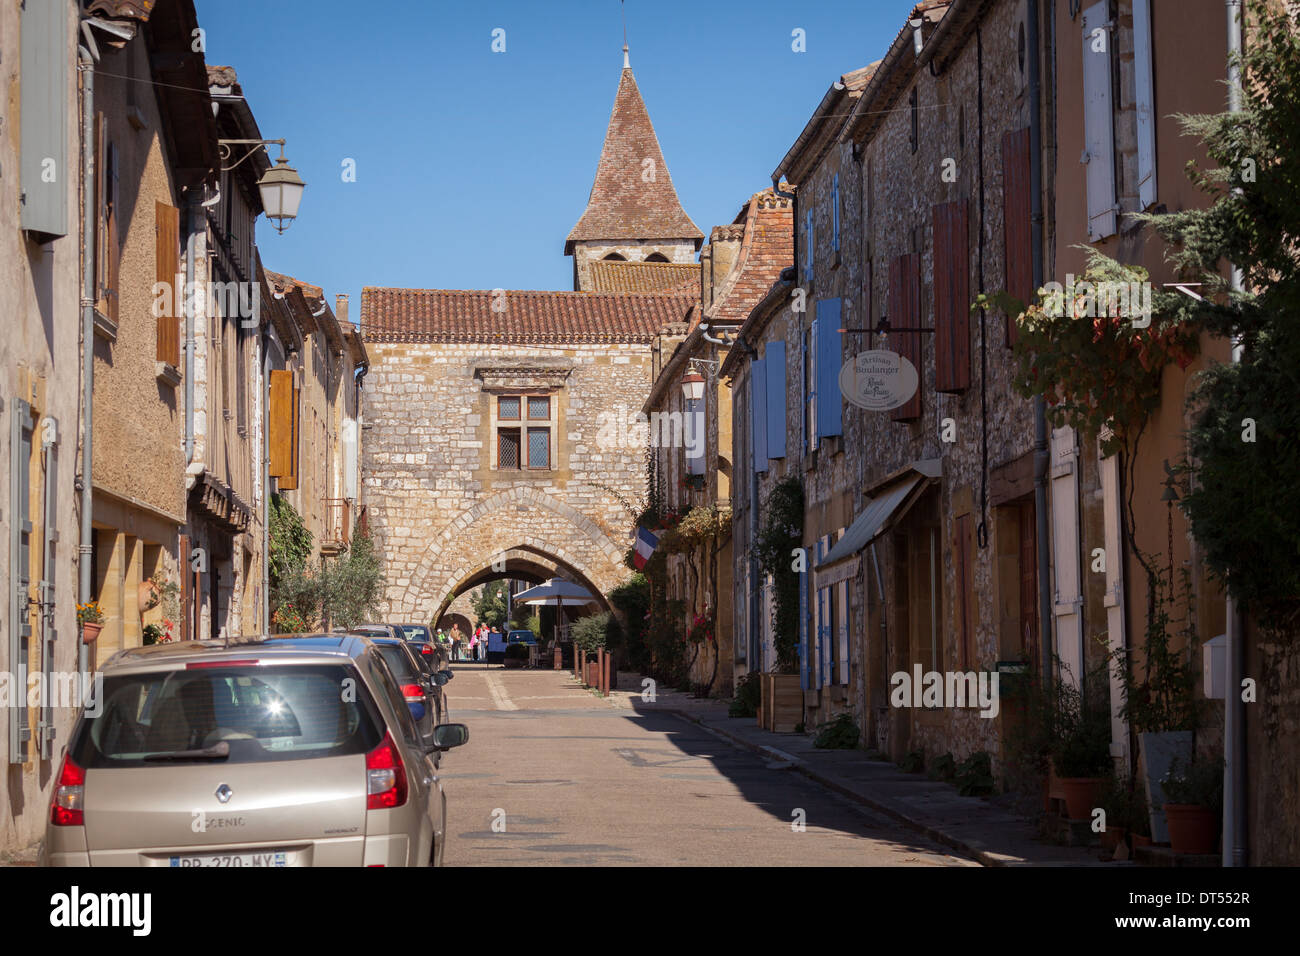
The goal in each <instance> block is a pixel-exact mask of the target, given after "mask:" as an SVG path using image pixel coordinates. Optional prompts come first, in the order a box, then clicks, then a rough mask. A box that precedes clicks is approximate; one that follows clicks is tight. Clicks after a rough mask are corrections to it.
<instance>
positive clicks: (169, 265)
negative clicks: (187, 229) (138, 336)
mask: <svg viewBox="0 0 1300 956" xmlns="http://www.w3.org/2000/svg"><path fill="white" fill-rule="evenodd" d="M180 246H181V211H180V210H179V209H177V208H176V207H175V206H169V205H168V204H167V203H165V202H155V203H154V265H155V268H154V280H155V281H156V282H159V283H162V284H163V287H164V288H165V289H166V290H167V304H166V306H165V307H164V308H163V309H162V314H161V315H159V316H158V361H160V362H166V363H167V364H168V365H170V366H171V367H172V368H178V367H179V366H180V364H181V334H180V321H179V317H178V316H177V315H176V299H177V296H176V288H175V286H176V272H177V269H178V267H179V264H180Z"/></svg>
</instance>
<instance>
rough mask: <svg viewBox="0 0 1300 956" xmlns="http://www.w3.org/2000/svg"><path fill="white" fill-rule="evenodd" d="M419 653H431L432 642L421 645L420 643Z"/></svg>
mask: <svg viewBox="0 0 1300 956" xmlns="http://www.w3.org/2000/svg"><path fill="white" fill-rule="evenodd" d="M420 653H421V654H432V653H433V645H432V644H421V645H420Z"/></svg>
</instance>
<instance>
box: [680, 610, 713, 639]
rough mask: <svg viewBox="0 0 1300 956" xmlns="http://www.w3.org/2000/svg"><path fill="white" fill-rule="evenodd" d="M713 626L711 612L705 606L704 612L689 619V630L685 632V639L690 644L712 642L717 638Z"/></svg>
mask: <svg viewBox="0 0 1300 956" xmlns="http://www.w3.org/2000/svg"><path fill="white" fill-rule="evenodd" d="M715 626H716V621H715V620H714V616H713V612H712V611H711V610H709V609H707V608H706V609H705V611H704V613H702V614H696V615H695V616H694V617H693V618H692V619H691V627H690V630H688V631H687V632H686V640H687V641H689V642H690V643H692V644H700V643H704V642H706V641H707V642H708V643H710V644H712V643H713V642H714V641H715V640H717V635H716V633H715V630H714V628H715Z"/></svg>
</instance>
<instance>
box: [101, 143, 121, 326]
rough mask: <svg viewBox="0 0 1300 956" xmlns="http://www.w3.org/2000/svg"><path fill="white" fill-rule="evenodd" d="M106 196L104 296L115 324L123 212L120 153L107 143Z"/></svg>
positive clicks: (105, 151) (105, 153)
mask: <svg viewBox="0 0 1300 956" xmlns="http://www.w3.org/2000/svg"><path fill="white" fill-rule="evenodd" d="M104 162H105V167H104V194H105V198H106V200H107V204H106V207H105V222H106V228H105V230H104V245H105V254H104V263H105V270H104V287H105V288H104V295H105V297H106V298H107V300H108V313H107V314H108V317H109V318H110V319H112V320H113V321H114V322H117V320H118V305H119V296H118V270H119V267H120V265H121V262H120V260H121V257H122V249H121V246H120V244H119V242H118V235H117V233H118V229H119V228H120V221H121V210H120V208H119V206H120V204H119V196H118V188H117V187H118V169H117V165H118V153H117V147H116V146H114V145H113V144H112V143H107V144H106V145H105V147H104Z"/></svg>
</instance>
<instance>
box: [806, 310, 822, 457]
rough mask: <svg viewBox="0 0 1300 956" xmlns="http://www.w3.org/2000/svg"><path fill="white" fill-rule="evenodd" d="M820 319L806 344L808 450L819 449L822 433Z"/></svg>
mask: <svg viewBox="0 0 1300 956" xmlns="http://www.w3.org/2000/svg"><path fill="white" fill-rule="evenodd" d="M814 308H815V306H814ZM819 321H820V320H818V319H817V318H816V317H815V316H814V318H813V320H812V327H811V328H810V329H809V331H808V337H809V338H810V339H811V340H812V341H811V342H810V343H807V345H806V348H807V352H808V361H807V362H806V363H805V364H804V374H805V376H806V380H805V381H804V383H803V387H804V401H805V402H806V403H807V405H808V407H807V409H806V410H805V412H804V429H805V430H806V431H807V433H808V434H807V436H806V439H807V440H806V442H805V444H806V445H807V448H806V449H805V450H806V451H816V450H817V436H818V434H819V433H820V429H818V427H817V329H818V323H819Z"/></svg>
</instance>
